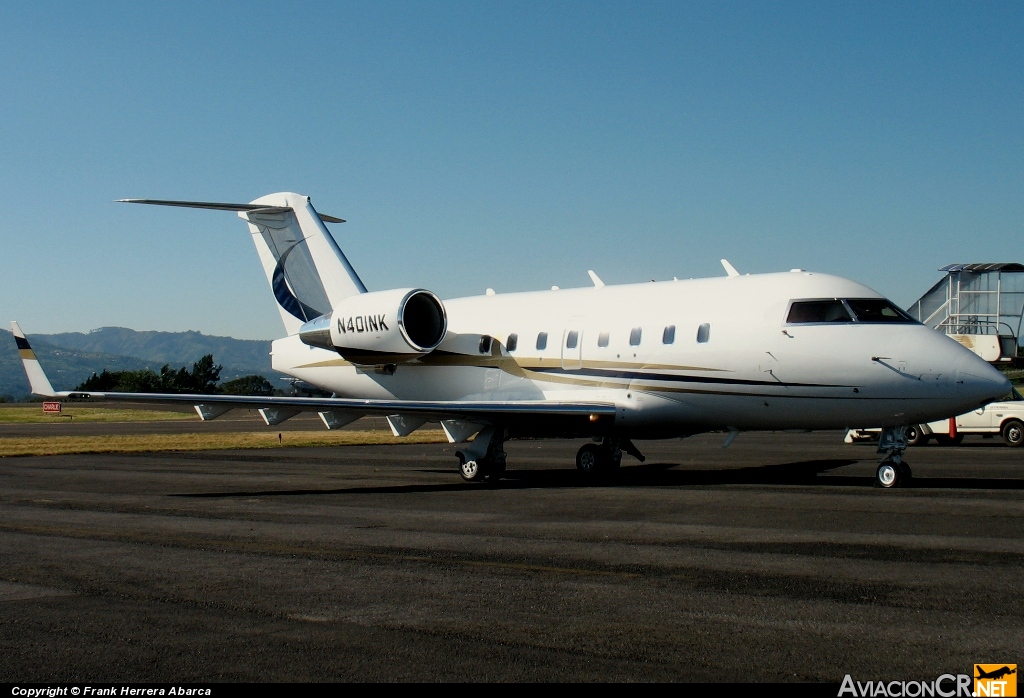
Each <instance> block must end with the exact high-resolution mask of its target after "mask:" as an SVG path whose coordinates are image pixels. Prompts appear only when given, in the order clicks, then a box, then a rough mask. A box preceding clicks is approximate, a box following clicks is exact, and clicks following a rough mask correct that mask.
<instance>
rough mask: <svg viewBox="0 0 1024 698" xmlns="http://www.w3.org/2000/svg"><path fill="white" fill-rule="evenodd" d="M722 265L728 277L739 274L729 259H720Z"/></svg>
mask: <svg viewBox="0 0 1024 698" xmlns="http://www.w3.org/2000/svg"><path fill="white" fill-rule="evenodd" d="M722 266H723V267H725V273H726V274H728V275H729V276H730V277H732V276H739V275H740V273H739V272H738V271H736V267H734V266H733V265H731V264H729V260H728V259H723V260H722Z"/></svg>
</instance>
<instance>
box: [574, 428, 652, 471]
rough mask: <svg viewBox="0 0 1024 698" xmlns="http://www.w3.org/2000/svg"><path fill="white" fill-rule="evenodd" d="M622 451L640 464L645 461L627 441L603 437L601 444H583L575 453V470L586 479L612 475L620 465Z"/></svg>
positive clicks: (631, 443) (630, 442)
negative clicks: (586, 477)
mask: <svg viewBox="0 0 1024 698" xmlns="http://www.w3.org/2000/svg"><path fill="white" fill-rule="evenodd" d="M623 451H625V452H626V453H628V454H629V455H631V456H633V457H634V458H636V459H637V460H639V461H640V462H641V463H643V462H644V461H645V460H646V458H644V455H643V454H642V453H640V451H639V450H638V449H637V447H636V446H634V445H633V442H632V441H630V440H629V439H623V440H621V441H616V440H614V439H611V438H608V437H605V439H604V440H603V441H602V442H601V443H599V444H597V443H590V444H585V445H584V446H583V447H582V448H580V450H579V451H577V452H576V469H577V470H579V471H580V473H581V474H583V475H585V476H588V477H600V476H605V475H614V474H615V473H617V472H618V470H619V466H620V465H622V452H623Z"/></svg>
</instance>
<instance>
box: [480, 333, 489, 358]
mask: <svg viewBox="0 0 1024 698" xmlns="http://www.w3.org/2000/svg"><path fill="white" fill-rule="evenodd" d="M490 351H491V337H490V335H486V334H485V335H484V336H482V337H481V338H480V353H481V354H488V353H490Z"/></svg>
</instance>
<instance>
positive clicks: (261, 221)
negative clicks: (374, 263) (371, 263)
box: [238, 192, 366, 334]
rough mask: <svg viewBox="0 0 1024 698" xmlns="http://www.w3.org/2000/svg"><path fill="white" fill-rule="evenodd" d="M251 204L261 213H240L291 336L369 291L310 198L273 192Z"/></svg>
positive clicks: (255, 211) (249, 211)
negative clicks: (304, 325)
mask: <svg viewBox="0 0 1024 698" xmlns="http://www.w3.org/2000/svg"><path fill="white" fill-rule="evenodd" d="M250 205H252V206H258V207H263V210H261V208H254V209H253V210H248V211H239V212H238V216H239V217H240V218H242V219H243V220H245V221H246V222H247V223H248V224H249V232H250V233H252V239H253V243H254V244H255V245H256V251H257V252H258V253H259V256H260V261H261V262H262V263H263V270H264V272H266V274H267V281H269V282H270V288H271V290H272V291H273V292H274V298H275V300H276V301H277V307H278V311H279V312H280V313H281V320H282V322H284V326H285V329H286V330H287V331H288V334H295V333H297V332H298V331H299V327H301V326H302V324H303V323H305V322H308V321H309V320H312V319H313V318H316V317H319V316H320V315H324V314H325V313H329V312H331V310H332V309H333V308H334V307H335V306H336V305H337V304H338V303H339V302H340V301H342V300H344V299H345V298H348V297H349V296H354V295H356V294H358V293H365V292H366V286H364V285H363V282H362V281H361V280H360V278H359V275H358V274H356V272H355V270H354V269H353V268H352V265H351V264H349V261H348V259H347V258H346V257H345V253H344V252H342V251H341V248H339V247H338V243H336V242H335V241H334V238H333V237H332V236H331V234H330V232H329V231H328V230H327V227H326V226H325V225H324V223H323V220H321V218H320V215H319V214H318V213H317V212H316V210H315V209H314V208H313V205H312V204H311V203H310V201H309V197H308V196H304V195H302V194H293V193H290V192H282V193H279V194H269V195H267V196H263V197H260V198H259V199H256V200H255V201H252V202H250ZM267 209H269V210H267ZM282 209H287V210H282Z"/></svg>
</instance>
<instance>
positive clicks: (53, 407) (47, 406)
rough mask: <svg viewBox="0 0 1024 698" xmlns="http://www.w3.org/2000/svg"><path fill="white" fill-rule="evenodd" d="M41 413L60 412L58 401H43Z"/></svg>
mask: <svg viewBox="0 0 1024 698" xmlns="http://www.w3.org/2000/svg"><path fill="white" fill-rule="evenodd" d="M43 414H60V403H59V402H44V403H43Z"/></svg>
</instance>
